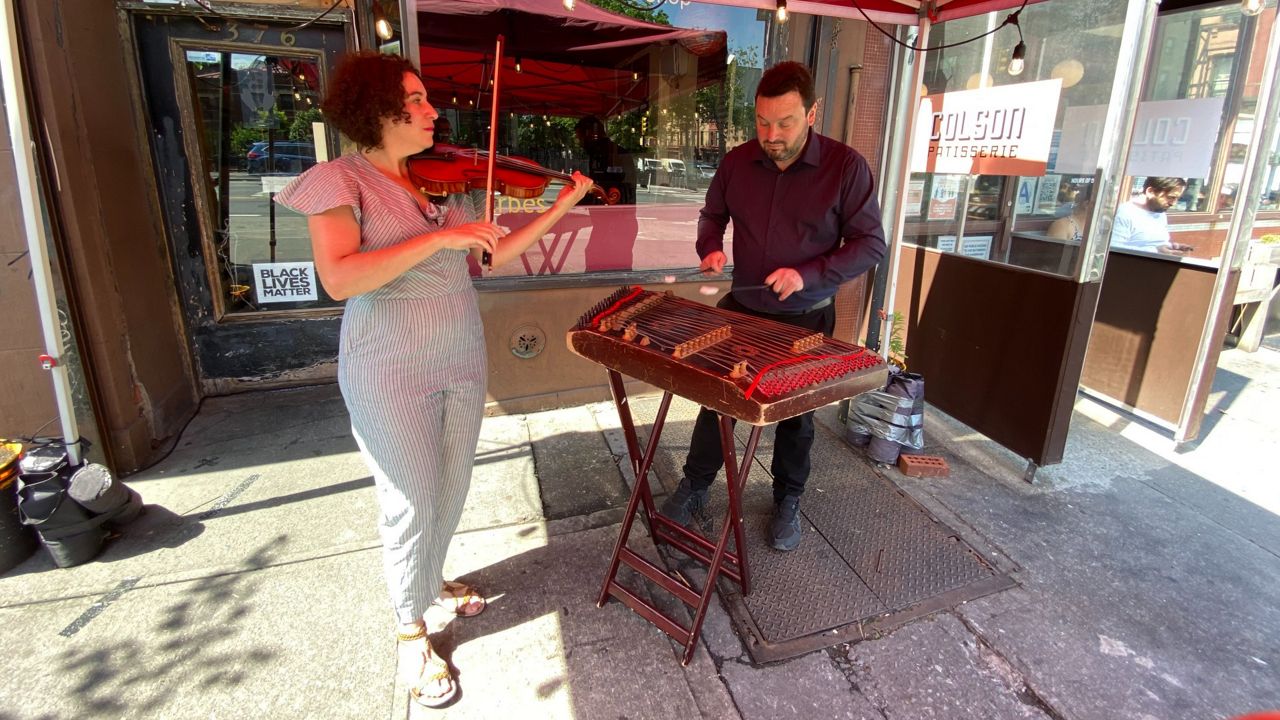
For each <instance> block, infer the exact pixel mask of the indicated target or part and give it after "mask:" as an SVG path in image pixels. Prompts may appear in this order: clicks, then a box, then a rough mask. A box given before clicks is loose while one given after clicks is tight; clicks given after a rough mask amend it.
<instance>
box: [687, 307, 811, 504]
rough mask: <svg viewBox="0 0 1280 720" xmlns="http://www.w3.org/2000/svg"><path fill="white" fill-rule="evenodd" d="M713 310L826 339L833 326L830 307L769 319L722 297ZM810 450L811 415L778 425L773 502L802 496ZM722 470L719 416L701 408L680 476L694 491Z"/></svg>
mask: <svg viewBox="0 0 1280 720" xmlns="http://www.w3.org/2000/svg"><path fill="white" fill-rule="evenodd" d="M717 307H720V308H723V309H725V310H732V311H734V312H740V313H746V314H748V315H755V316H756V317H762V318H765V319H766V320H776V321H777V322H782V323H786V324H788V325H795V326H797V327H802V328H805V329H806V330H814V331H817V332H822V333H826V334H827V335H830V334H831V333H832V331H833V330H835V326H836V307H835V304H834V303H831V304H828V305H827V306H826V307H823V308H819V309H817V310H812V311H810V312H807V313H804V314H798V315H769V314H766V313H761V312H756V311H755V310H750V309H748V308H746V307H743V306H742V305H740V304H739V303H738V302H737V301H736V300H734V299H733V295H732V294H729V295H725V296H724V297H723V298H722V299H721V300H720V302H719V303H717ZM812 447H813V413H812V412H807V413H805V414H803V415H799V416H797V417H793V418H789V419H787V420H783V421H782V422H780V423H778V429H777V434H776V436H775V438H774V445H773V462H772V464H771V465H770V467H769V472H770V473H772V474H773V499H774V502H779V501H781V500H782V498H783V497H785V496H787V495H797V496H798V495H800V494H802V493H804V484H805V481H807V480H808V479H809V470H810V463H809V449H810V448H812ZM722 467H724V453H723V451H722V450H721V449H720V424H719V413H717V412H716V411H714V410H708V409H707V408H702V410H701V411H700V412H699V413H698V419H697V421H695V422H694V424H693V439H692V440H690V441H689V455H688V456H687V457H686V458H685V462H684V476H685V477H687V478H689V484H690V485H691V486H692V487H693V488H694V489H695V490H702V489H705V488H707V487H710V486H711V483H712V482H714V481H715V479H716V473H718V472H720V468H722Z"/></svg>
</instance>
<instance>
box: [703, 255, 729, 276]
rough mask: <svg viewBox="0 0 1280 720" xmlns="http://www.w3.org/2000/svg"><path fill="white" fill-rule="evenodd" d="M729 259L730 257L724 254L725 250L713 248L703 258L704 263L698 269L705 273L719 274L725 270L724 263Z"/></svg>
mask: <svg viewBox="0 0 1280 720" xmlns="http://www.w3.org/2000/svg"><path fill="white" fill-rule="evenodd" d="M727 261H728V258H726V257H725V256H724V252H722V251H720V250H712V251H711V252H709V253H707V256H706V257H704V258H702V264H701V265H699V266H698V269H699V270H701V271H702V273H703V274H704V275H719V274H720V273H722V272H724V264H725V262H727Z"/></svg>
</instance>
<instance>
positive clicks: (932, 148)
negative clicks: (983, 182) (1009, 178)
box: [911, 78, 1062, 176]
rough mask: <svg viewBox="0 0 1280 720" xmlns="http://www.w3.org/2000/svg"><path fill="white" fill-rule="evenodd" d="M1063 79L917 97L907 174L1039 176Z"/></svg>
mask: <svg viewBox="0 0 1280 720" xmlns="http://www.w3.org/2000/svg"><path fill="white" fill-rule="evenodd" d="M1061 92H1062V80H1060V79H1057V78H1055V79H1053V80H1044V81H1041V82H1031V83H1018V84H1016V85H1002V86H1000V87H989V88H981V89H978V90H960V91H957V92H949V93H942V94H939V95H927V96H925V97H923V98H921V99H920V110H919V114H918V115H917V116H916V135H915V142H914V143H912V154H911V171H912V172H932V173H944V174H961V175H1024V176H1033V175H1044V173H1045V166H1046V165H1047V164H1048V161H1049V149H1050V146H1051V144H1052V141H1053V125H1054V119H1055V118H1056V116H1057V113H1058V97H1059V95H1060V94H1061Z"/></svg>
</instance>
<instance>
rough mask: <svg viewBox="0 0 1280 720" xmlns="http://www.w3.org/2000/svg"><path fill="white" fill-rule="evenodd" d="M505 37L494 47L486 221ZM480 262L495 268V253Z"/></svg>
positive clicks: (489, 209) (487, 218)
mask: <svg viewBox="0 0 1280 720" xmlns="http://www.w3.org/2000/svg"><path fill="white" fill-rule="evenodd" d="M503 41H504V38H503V37H502V35H501V34H499V35H498V41H497V44H496V46H495V47H494V49H493V103H492V109H491V110H490V111H489V162H488V177H487V178H486V179H485V188H484V221H485V222H487V223H492V222H493V170H494V161H495V160H496V159H497V157H498V87H499V85H498V83H499V78H500V77H501V75H502V43H503ZM480 262H481V263H483V264H484V266H485V267H487V268H488V269H489V270H493V255H492V254H491V253H489V251H487V250H486V251H485V252H484V253H482V254H481V256H480Z"/></svg>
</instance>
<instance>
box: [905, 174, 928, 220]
mask: <svg viewBox="0 0 1280 720" xmlns="http://www.w3.org/2000/svg"><path fill="white" fill-rule="evenodd" d="M923 203H924V180H911V181H910V182H908V183H907V204H906V207H905V208H904V209H905V210H906V216H907V217H919V216H920V205H921V204H923Z"/></svg>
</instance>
